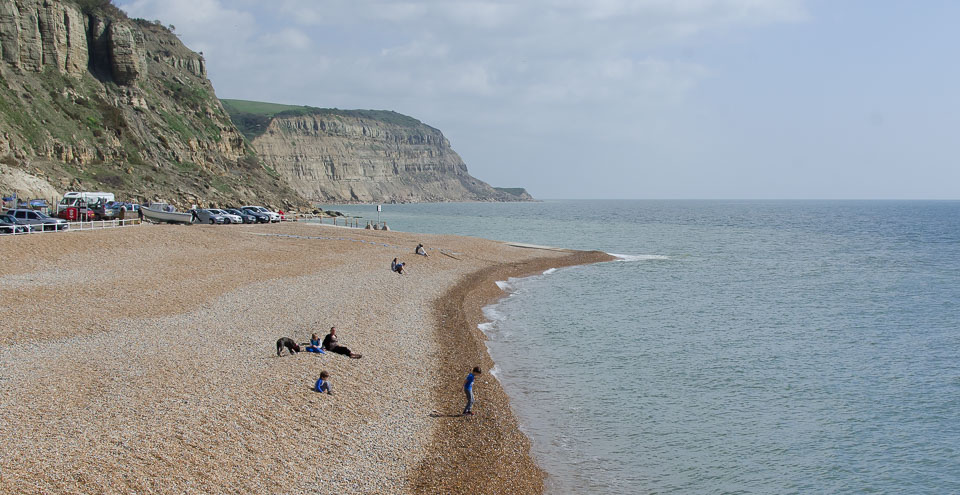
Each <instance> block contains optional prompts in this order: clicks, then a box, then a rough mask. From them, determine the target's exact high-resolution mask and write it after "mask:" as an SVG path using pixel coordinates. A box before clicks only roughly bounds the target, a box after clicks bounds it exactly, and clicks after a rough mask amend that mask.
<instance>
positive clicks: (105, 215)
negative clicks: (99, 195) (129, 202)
mask: <svg viewBox="0 0 960 495" xmlns="http://www.w3.org/2000/svg"><path fill="white" fill-rule="evenodd" d="M90 209H91V210H93V212H94V213H95V214H96V216H97V219H98V220H113V219H115V218H123V216H124V213H126V211H127V208H126V206H125V205H124V203H122V202H120V201H107V202H105V203H104V202H100V203H95V204H93V205H91V206H90Z"/></svg>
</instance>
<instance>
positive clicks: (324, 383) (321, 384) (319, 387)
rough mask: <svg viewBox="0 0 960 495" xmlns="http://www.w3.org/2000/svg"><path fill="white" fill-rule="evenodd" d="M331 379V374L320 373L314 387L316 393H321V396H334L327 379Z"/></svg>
mask: <svg viewBox="0 0 960 495" xmlns="http://www.w3.org/2000/svg"><path fill="white" fill-rule="evenodd" d="M329 377H330V373H327V372H326V371H321V372H320V378H318V379H317V383H316V385H314V386H313V391H314V392H319V393H321V394H324V393H325V394H327V395H333V391H331V390H330V380H328V379H327V378H329Z"/></svg>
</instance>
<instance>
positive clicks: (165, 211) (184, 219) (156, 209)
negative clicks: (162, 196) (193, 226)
mask: <svg viewBox="0 0 960 495" xmlns="http://www.w3.org/2000/svg"><path fill="white" fill-rule="evenodd" d="M140 210H141V211H143V218H145V219H147V220H150V221H151V222H154V223H187V224H190V223H193V215H192V214H190V213H183V212H179V211H177V210H176V209H175V208H174V207H173V205H169V204H167V203H153V204H151V205H150V206H147V207H145V208H144V207H142V208H140Z"/></svg>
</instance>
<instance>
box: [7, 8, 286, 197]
mask: <svg viewBox="0 0 960 495" xmlns="http://www.w3.org/2000/svg"><path fill="white" fill-rule="evenodd" d="M0 161H2V163H4V164H5V165H7V166H9V167H11V168H15V169H20V170H21V171H23V172H24V173H28V174H30V175H33V176H35V177H36V178H38V179H40V180H41V181H43V182H47V183H48V184H49V185H50V186H52V187H53V188H54V189H56V190H59V191H63V190H65V189H89V190H99V189H106V190H111V191H115V192H117V193H119V194H120V195H121V196H127V197H139V198H143V199H152V198H154V197H160V198H163V199H166V200H171V201H174V202H178V203H181V204H187V203H192V202H201V203H202V202H234V201H235V202H240V201H264V202H268V203H273V204H278V205H279V204H283V201H284V200H286V201H288V202H292V203H295V204H302V203H303V202H302V198H300V197H299V196H298V195H297V194H296V193H294V192H293V191H292V190H291V189H290V188H289V187H287V185H286V183H285V182H283V181H282V180H281V179H280V177H279V176H277V175H276V174H275V173H273V172H272V171H270V170H267V169H266V168H264V167H263V166H262V163H260V162H259V160H258V159H257V158H256V157H255V156H254V153H253V151H252V150H251V149H250V148H249V147H248V146H247V145H246V143H245V142H244V139H243V136H242V135H241V134H240V133H239V132H238V131H237V129H236V127H235V126H234V125H233V123H232V122H231V121H230V118H229V116H228V115H227V114H226V112H225V111H224V110H223V107H222V106H221V105H220V102H219V100H218V99H217V98H216V96H215V94H214V91H213V87H212V86H211V84H210V81H209V80H207V77H206V67H205V62H204V59H203V56H202V55H200V54H197V53H194V52H192V51H190V50H189V49H187V48H186V47H185V46H184V45H183V44H182V43H181V42H180V40H179V39H178V38H177V37H176V35H174V34H173V33H172V32H171V31H170V30H169V29H168V28H166V27H163V26H161V25H159V24H156V23H153V22H149V21H144V20H132V19H129V18H127V16H126V15H124V14H123V12H121V11H120V10H118V9H117V8H115V7H113V6H112V5H111V4H110V2H109V1H105V0H0ZM8 175H9V174H3V175H0V190H2V191H3V192H4V193H9V192H19V193H20V195H21V196H30V195H33V196H39V195H41V193H48V191H49V189H48V188H39V189H38V190H36V191H30V190H19V189H17V188H15V187H13V186H12V185H9V184H6V183H5V182H4V181H3V177H6V176H8ZM23 183H25V182H23V181H18V182H17V184H23ZM18 187H21V186H18ZM11 189H12V190H11ZM41 190H42V191H41Z"/></svg>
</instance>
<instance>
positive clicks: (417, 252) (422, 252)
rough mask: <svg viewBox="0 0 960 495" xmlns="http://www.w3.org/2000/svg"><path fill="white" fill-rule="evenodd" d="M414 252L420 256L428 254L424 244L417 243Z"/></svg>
mask: <svg viewBox="0 0 960 495" xmlns="http://www.w3.org/2000/svg"><path fill="white" fill-rule="evenodd" d="M413 252H414V253H415V254H419V255H420V256H426V255H427V252H426V251H424V250H423V244H417V249H414V250H413Z"/></svg>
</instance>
